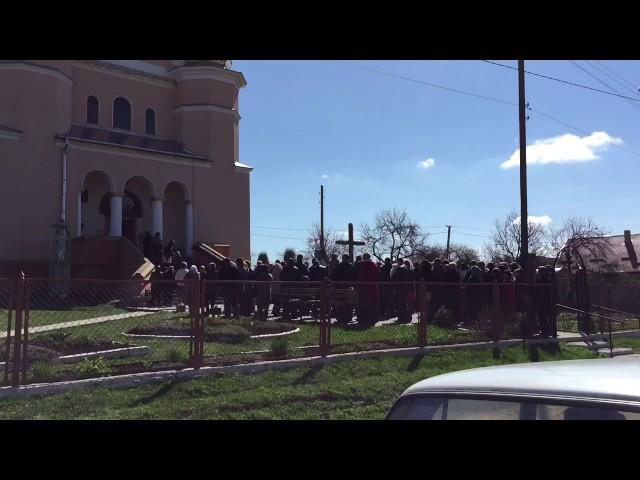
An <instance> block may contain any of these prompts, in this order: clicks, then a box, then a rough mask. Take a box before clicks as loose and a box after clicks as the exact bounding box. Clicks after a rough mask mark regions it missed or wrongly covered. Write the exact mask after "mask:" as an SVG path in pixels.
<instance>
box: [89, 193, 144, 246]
mask: <svg viewBox="0 0 640 480" xmlns="http://www.w3.org/2000/svg"><path fill="white" fill-rule="evenodd" d="M111 196H112V194H111V193H107V194H106V195H105V196H104V197H102V200H101V201H100V214H101V215H104V217H105V229H106V230H107V232H108V234H109V233H110V232H109V224H110V223H111ZM143 215H144V211H143V208H142V202H141V201H140V199H139V198H138V196H137V195H135V194H134V193H132V192H130V191H128V190H125V191H124V197H123V198H122V236H123V237H125V238H126V239H128V240H129V241H130V242H131V243H133V244H134V245H136V246H137V245H138V243H139V242H138V239H137V237H138V227H137V224H138V222H139V221H140V219H142V217H143Z"/></svg>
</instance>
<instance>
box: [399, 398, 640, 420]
mask: <svg viewBox="0 0 640 480" xmlns="http://www.w3.org/2000/svg"><path fill="white" fill-rule="evenodd" d="M388 418H389V420H640V412H628V411H621V410H618V409H616V408H607V407H606V406H579V405H575V404H573V405H559V404H547V403H544V404H542V403H536V402H529V401H517V400H493V399H482V398H445V397H436V396H428V395H410V396H407V397H404V398H402V399H400V400H399V401H398V403H397V404H396V405H395V406H394V408H393V409H392V411H391V413H390V415H389V417H388Z"/></svg>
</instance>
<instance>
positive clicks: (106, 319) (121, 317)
mask: <svg viewBox="0 0 640 480" xmlns="http://www.w3.org/2000/svg"><path fill="white" fill-rule="evenodd" d="M154 313H156V312H129V313H120V314H118V315H106V316H104V317H94V318H85V319H84V320H73V321H71V322H62V323H53V324H51V325H42V326H39V327H31V328H29V334H34V333H39V332H48V331H51V330H59V329H62V328H72V327H81V326H83V325H93V324H95V323H103V322H111V321H114V320H124V319H127V318H135V317H143V316H145V315H152V314H154ZM15 333H16V332H15V330H11V336H13V335H15ZM6 336H7V332H0V338H5V337H6Z"/></svg>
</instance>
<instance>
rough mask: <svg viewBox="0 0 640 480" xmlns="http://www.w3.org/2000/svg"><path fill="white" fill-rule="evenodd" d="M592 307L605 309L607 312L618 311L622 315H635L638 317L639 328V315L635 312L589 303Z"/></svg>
mask: <svg viewBox="0 0 640 480" xmlns="http://www.w3.org/2000/svg"><path fill="white" fill-rule="evenodd" d="M591 306H592V307H594V308H598V309H600V310H607V311H609V312H614V313H620V314H622V315H628V316H630V317H635V318H637V319H638V329H640V315H638V314H636V313H629V312H623V311H622V310H616V309H615V308H608V307H600V306H598V305H591Z"/></svg>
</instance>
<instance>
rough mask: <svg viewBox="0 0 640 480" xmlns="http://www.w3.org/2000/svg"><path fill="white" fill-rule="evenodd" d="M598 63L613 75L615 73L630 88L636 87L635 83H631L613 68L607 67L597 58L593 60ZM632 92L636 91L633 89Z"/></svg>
mask: <svg viewBox="0 0 640 480" xmlns="http://www.w3.org/2000/svg"><path fill="white" fill-rule="evenodd" d="M595 62H596V63H597V64H598V65H600V66H602V67H603V68H605V69H607V70H608V71H609V72H611V73H612V74H613V75H615V76H616V77H618V78H619V79H620V80H622V81H623V82H626V83H628V84H629V85H630V86H631V87H632V88H634V89H635V88H636V85H634V84H633V83H631V82H630V81H629V80H627V79H626V78H624V77H623V76H622V75H620V74H618V73H616V72H615V71H614V70H613V69H611V68H609V67H607V66H606V65H605V64H604V63H602V62H600V61H599V60H596V61H595ZM633 92H634V93H637V92H636V91H635V90H633Z"/></svg>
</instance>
